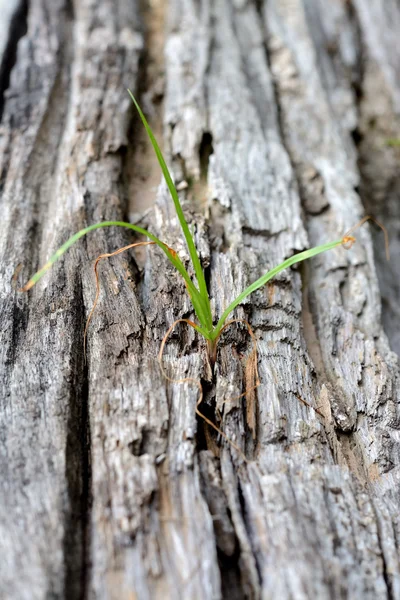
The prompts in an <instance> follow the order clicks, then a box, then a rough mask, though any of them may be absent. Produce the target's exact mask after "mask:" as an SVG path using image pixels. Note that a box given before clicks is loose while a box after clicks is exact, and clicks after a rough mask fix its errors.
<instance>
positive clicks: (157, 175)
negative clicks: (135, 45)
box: [121, 0, 165, 221]
mask: <svg viewBox="0 0 400 600" xmlns="http://www.w3.org/2000/svg"><path fill="white" fill-rule="evenodd" d="M139 4H140V14H141V20H142V26H143V30H144V45H143V50H142V53H141V56H140V61H139V71H138V75H137V80H136V89H134V90H132V91H133V93H134V94H135V96H136V98H137V100H138V102H139V104H140V106H141V108H142V109H143V112H144V113H145V115H146V118H147V120H148V122H149V124H150V127H151V128H152V131H153V133H154V135H155V137H156V139H157V142H158V144H159V145H160V147H161V149H162V142H163V118H162V114H163V95H164V81H163V69H164V59H163V46H164V18H165V15H164V12H165V7H164V4H163V1H161V0H157V1H156V2H155V3H154V4H151V5H149V4H148V3H147V2H144V0H141V1H140V3H139ZM121 180H122V187H123V195H124V203H123V204H124V205H125V206H126V209H127V211H126V212H127V213H128V215H129V220H131V221H135V220H136V219H137V218H138V217H139V216H142V214H143V212H145V211H146V210H150V209H151V208H152V207H153V205H154V203H155V199H156V194H157V188H158V186H159V184H160V181H161V170H160V166H159V164H158V160H157V157H156V156H155V153H154V150H153V147H152V145H151V142H150V140H149V138H148V136H147V133H146V131H145V129H144V127H143V124H142V122H141V120H140V117H139V115H138V114H137V111H136V109H135V107H134V106H133V105H132V108H131V121H130V125H129V129H128V147H127V148H126V149H124V151H123V154H122V177H121Z"/></svg>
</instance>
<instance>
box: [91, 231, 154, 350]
mask: <svg viewBox="0 0 400 600" xmlns="http://www.w3.org/2000/svg"><path fill="white" fill-rule="evenodd" d="M154 244H155V242H136V243H134V244H129V245H128V246H124V247H123V248H119V249H118V250H115V252H110V253H108V252H107V253H105V254H100V256H98V257H97V258H96V260H95V262H94V265H93V268H94V275H95V278H96V296H95V298H94V303H93V306H92V309H91V311H90V313H89V316H88V318H87V321H86V325H85V331H84V334H83V354H84V357H85V362H86V339H87V332H88V328H89V325H90V321H91V320H92V317H93V313H94V311H95V309H96V306H97V303H98V301H99V296H100V280H99V274H98V270H97V268H98V265H99V262H100V261H101V260H102V259H103V258H111V257H112V256H117V254H121V253H122V252H125V250H129V249H130V248H136V247H138V246H153V245H154Z"/></svg>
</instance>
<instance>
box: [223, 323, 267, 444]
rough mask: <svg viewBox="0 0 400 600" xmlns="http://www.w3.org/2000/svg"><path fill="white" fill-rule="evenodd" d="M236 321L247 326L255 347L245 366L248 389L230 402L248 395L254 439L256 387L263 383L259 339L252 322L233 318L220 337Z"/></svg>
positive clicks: (247, 410) (247, 403) (247, 416)
mask: <svg viewBox="0 0 400 600" xmlns="http://www.w3.org/2000/svg"><path fill="white" fill-rule="evenodd" d="M234 323H244V325H246V327H247V331H248V332H249V335H250V337H251V339H252V341H253V349H252V351H251V353H250V356H249V358H248V359H247V361H246V366H245V374H244V375H245V382H246V390H245V391H244V392H243V394H240V396H236V397H235V398H232V399H230V402H233V401H235V400H239V398H243V396H246V423H247V426H248V428H249V429H250V431H251V433H252V436H253V440H254V439H255V438H256V433H257V392H256V389H257V388H258V386H259V385H260V384H261V381H260V378H259V375H258V365H257V362H258V360H257V340H256V336H255V335H254V331H253V330H252V328H251V326H250V323H249V322H248V321H246V319H232V320H231V321H228V323H225V325H224V326H223V327H222V329H221V331H220V333H219V336H218V339H219V338H220V336H221V334H222V332H223V331H224V330H225V329H226V328H227V327H229V326H230V325H233V324H234Z"/></svg>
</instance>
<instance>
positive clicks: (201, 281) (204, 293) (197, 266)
mask: <svg viewBox="0 0 400 600" xmlns="http://www.w3.org/2000/svg"><path fill="white" fill-rule="evenodd" d="M128 93H129V95H130V97H131V99H132V101H133V103H134V105H135V107H136V109H137V111H138V113H139V116H140V118H141V120H142V123H143V125H144V127H145V129H146V132H147V135H148V136H149V138H150V141H151V144H152V146H153V149H154V152H155V153H156V156H157V159H158V162H159V164H160V167H161V170H162V173H163V175H164V178H165V181H166V182H167V186H168V189H169V192H170V194H171V197H172V200H173V203H174V206H175V210H176V214H177V216H178V219H179V222H180V224H181V227H182V231H183V235H184V236H185V239H186V243H187V246H188V249H189V253H190V256H191V259H192V263H193V267H194V271H195V273H196V279H197V282H198V285H199V291H200V296H201V298H202V302H203V306H204V310H205V312H206V314H207V326H208V328H209V329H210V330H211V329H212V316H211V308H210V300H209V297H208V290H207V285H206V281H205V278H204V273H203V269H202V267H201V263H200V259H199V256H198V254H197V250H196V246H195V243H194V240H193V237H192V234H191V233H190V229H189V226H188V224H187V222H186V219H185V216H184V214H183V210H182V207H181V203H180V201H179V196H178V192H177V191H176V188H175V185H174V182H173V181H172V177H171V174H170V172H169V170H168V167H167V164H166V162H165V160H164V157H163V155H162V152H161V150H160V147H159V145H158V143H157V140H156V138H155V137H154V134H153V132H152V130H151V128H150V125H149V124H148V122H147V120H146V117H145V116H144V114H143V112H142V109H141V108H140V106H139V104H138V103H137V101H136V99H135V97H134V95H133V94H132V92H131V91H130V90H128Z"/></svg>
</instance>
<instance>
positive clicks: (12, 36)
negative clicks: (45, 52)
mask: <svg viewBox="0 0 400 600" xmlns="http://www.w3.org/2000/svg"><path fill="white" fill-rule="evenodd" d="M28 7H29V3H28V0H20V3H19V5H18V7H17V9H16V10H15V12H14V15H13V17H12V19H11V24H10V29H9V36H8V41H7V45H6V47H5V49H4V55H3V60H2V62H1V65H0V122H1V119H2V116H3V109H4V102H5V99H4V95H5V93H6V91H7V89H8V86H9V85H10V77H11V72H12V70H13V67H14V65H15V63H16V60H17V49H18V42H19V40H20V39H21V38H22V37H23V36H24V35H25V34H26V32H27V30H28V23H27V20H28Z"/></svg>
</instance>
